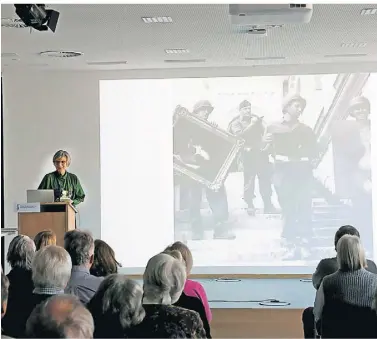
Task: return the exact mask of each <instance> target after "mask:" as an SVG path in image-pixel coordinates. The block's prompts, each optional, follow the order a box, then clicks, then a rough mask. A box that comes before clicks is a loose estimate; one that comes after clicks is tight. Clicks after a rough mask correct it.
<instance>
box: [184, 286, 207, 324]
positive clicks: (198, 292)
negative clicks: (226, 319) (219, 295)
mask: <svg viewBox="0 0 377 339" xmlns="http://www.w3.org/2000/svg"><path fill="white" fill-rule="evenodd" d="M183 292H184V293H185V294H186V295H188V296H190V297H196V298H199V299H200V300H201V301H202V303H203V306H204V309H205V311H206V315H207V320H208V322H211V320H212V312H211V308H210V307H209V304H208V299H207V294H206V291H205V290H204V287H203V286H202V284H201V283H200V282H198V281H194V280H190V279H187V280H186V283H185V288H184V289H183Z"/></svg>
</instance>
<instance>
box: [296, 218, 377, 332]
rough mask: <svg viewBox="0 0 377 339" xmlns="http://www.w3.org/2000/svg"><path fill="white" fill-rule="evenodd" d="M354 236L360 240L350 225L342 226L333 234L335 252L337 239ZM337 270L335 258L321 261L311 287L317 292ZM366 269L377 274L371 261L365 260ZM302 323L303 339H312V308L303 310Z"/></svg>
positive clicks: (357, 233) (376, 269)
mask: <svg viewBox="0 0 377 339" xmlns="http://www.w3.org/2000/svg"><path fill="white" fill-rule="evenodd" d="M347 234H348V235H354V236H357V237H359V238H360V234H359V231H358V230H357V229H356V228H355V227H353V226H351V225H344V226H342V227H340V228H339V229H338V231H337V232H336V233H335V238H334V245H335V251H336V248H337V244H338V242H339V239H340V238H341V237H342V236H344V235H347ZM338 269H339V266H338V260H337V257H333V258H325V259H322V260H321V261H320V262H319V264H318V266H317V268H316V270H315V272H314V274H313V277H312V281H313V286H314V288H315V289H317V290H318V288H319V286H320V285H321V282H322V280H323V278H324V277H326V276H327V275H330V274H332V273H335V272H336V271H337V270H338ZM366 269H367V270H368V271H370V272H372V273H377V267H376V264H375V263H374V262H373V261H372V260H367V267H366ZM302 322H303V327H304V336H305V338H313V336H314V333H315V330H314V315H313V307H308V308H306V309H305V310H304V312H303V314H302Z"/></svg>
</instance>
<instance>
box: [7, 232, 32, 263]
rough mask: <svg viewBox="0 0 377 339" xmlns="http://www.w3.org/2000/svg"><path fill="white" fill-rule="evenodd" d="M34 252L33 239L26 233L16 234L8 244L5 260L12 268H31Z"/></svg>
mask: <svg viewBox="0 0 377 339" xmlns="http://www.w3.org/2000/svg"><path fill="white" fill-rule="evenodd" d="M34 253H35V244H34V241H33V239H31V238H29V237H28V236H27V235H22V234H20V235H17V236H16V237H14V238H13V240H12V241H11V243H10V244H9V248H8V253H7V261H8V263H9V265H10V266H11V267H12V268H15V267H21V268H25V269H30V268H31V262H32V260H33V256H34Z"/></svg>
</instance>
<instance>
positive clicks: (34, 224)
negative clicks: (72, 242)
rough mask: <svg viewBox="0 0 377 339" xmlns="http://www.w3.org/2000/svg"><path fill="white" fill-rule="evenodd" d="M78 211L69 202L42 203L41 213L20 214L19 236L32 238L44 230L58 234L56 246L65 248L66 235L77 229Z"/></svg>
mask: <svg viewBox="0 0 377 339" xmlns="http://www.w3.org/2000/svg"><path fill="white" fill-rule="evenodd" d="M76 213H77V210H76V209H75V208H74V207H73V206H72V205H71V203H69V202H54V203H41V209H40V212H31V213H25V212H19V213H18V234H24V235H27V236H29V237H30V238H32V239H33V238H34V237H35V235H36V234H37V233H39V232H41V231H43V230H47V229H50V230H52V231H53V232H55V234H56V244H57V245H59V246H64V234H65V233H66V232H67V231H70V230H74V229H75V228H76V222H75V214H76Z"/></svg>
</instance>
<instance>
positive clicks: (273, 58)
mask: <svg viewBox="0 0 377 339" xmlns="http://www.w3.org/2000/svg"><path fill="white" fill-rule="evenodd" d="M245 60H251V61H259V60H285V57H281V56H272V57H256V58H245Z"/></svg>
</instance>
